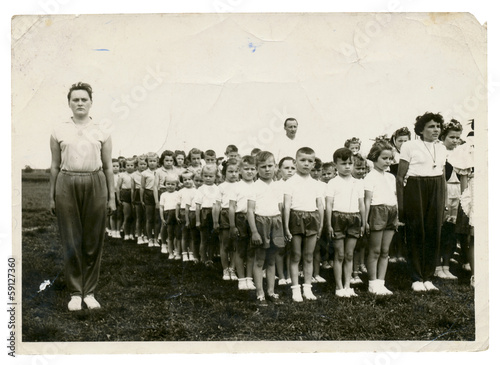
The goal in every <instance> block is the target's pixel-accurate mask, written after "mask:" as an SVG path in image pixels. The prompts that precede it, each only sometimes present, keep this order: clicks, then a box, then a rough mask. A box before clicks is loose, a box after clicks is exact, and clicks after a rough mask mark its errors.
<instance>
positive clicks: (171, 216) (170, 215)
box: [163, 209, 177, 226]
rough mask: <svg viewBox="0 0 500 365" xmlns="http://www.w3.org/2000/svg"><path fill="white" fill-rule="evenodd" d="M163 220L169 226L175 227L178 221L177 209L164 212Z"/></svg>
mask: <svg viewBox="0 0 500 365" xmlns="http://www.w3.org/2000/svg"><path fill="white" fill-rule="evenodd" d="M163 218H164V219H165V223H166V225H167V226H175V225H176V224H177V219H176V218H175V209H169V210H164V211H163Z"/></svg>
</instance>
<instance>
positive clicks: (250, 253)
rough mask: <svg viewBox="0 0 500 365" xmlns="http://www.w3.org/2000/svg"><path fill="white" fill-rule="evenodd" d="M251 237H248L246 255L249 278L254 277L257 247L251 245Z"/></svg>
mask: <svg viewBox="0 0 500 365" xmlns="http://www.w3.org/2000/svg"><path fill="white" fill-rule="evenodd" d="M248 240H249V238H247V256H246V261H247V262H246V264H247V267H246V272H247V278H251V277H253V272H254V263H255V248H254V247H253V246H252V245H250V243H249V242H248ZM261 273H262V270H261Z"/></svg>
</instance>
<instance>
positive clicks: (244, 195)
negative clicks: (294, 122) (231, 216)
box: [229, 180, 254, 213]
mask: <svg viewBox="0 0 500 365" xmlns="http://www.w3.org/2000/svg"><path fill="white" fill-rule="evenodd" d="M253 185H254V182H253V181H251V182H246V181H243V180H240V181H238V182H237V183H236V186H235V188H234V189H232V190H231V192H230V194H229V201H231V200H232V201H235V202H236V211H235V212H236V213H246V212H247V207H248V199H249V198H250V197H251V196H252V195H253V187H254V186H253Z"/></svg>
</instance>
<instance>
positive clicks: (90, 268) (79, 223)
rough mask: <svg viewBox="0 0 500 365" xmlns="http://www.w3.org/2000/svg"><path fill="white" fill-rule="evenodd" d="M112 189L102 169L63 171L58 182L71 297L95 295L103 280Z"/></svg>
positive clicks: (59, 219)
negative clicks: (107, 215) (81, 171)
mask: <svg viewBox="0 0 500 365" xmlns="http://www.w3.org/2000/svg"><path fill="white" fill-rule="evenodd" d="M107 199H108V190H107V185H106V177H105V176H104V173H103V172H102V170H100V171H97V172H92V173H73V172H65V171H61V172H60V173H59V175H58V176H57V181H56V197H55V201H56V215H57V221H58V224H59V232H60V235H61V241H62V244H63V247H64V259H65V279H66V285H67V287H68V290H69V292H70V293H71V295H81V296H85V295H88V294H92V293H93V292H94V289H95V287H96V286H97V281H98V279H99V269H100V263H101V256H102V249H103V244H104V231H105V227H106V206H107Z"/></svg>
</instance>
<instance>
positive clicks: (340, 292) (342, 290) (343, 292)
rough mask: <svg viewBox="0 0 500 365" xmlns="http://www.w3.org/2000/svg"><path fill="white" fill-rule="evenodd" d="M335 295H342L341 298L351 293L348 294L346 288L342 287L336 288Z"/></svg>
mask: <svg viewBox="0 0 500 365" xmlns="http://www.w3.org/2000/svg"><path fill="white" fill-rule="evenodd" d="M335 296H337V297H340V298H347V297H348V296H349V295H347V292H346V290H345V289H344V288H342V289H337V290H335Z"/></svg>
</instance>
